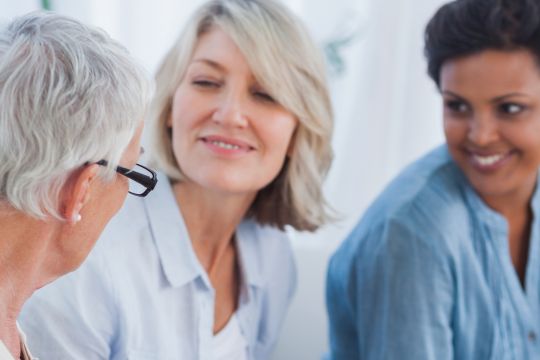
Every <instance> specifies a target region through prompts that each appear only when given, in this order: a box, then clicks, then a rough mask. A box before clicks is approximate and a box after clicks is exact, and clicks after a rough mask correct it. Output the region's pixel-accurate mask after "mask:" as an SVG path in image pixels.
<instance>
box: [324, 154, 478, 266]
mask: <svg viewBox="0 0 540 360" xmlns="http://www.w3.org/2000/svg"><path fill="white" fill-rule="evenodd" d="M469 216H470V214H469V210H468V206H467V203H466V201H465V195H464V179H463V175H462V174H461V172H460V171H459V169H458V168H457V166H456V165H455V164H454V162H453V161H452V160H451V158H450V157H449V155H448V152H447V150H446V147H439V148H437V149H435V150H433V151H432V152H430V153H428V154H427V155H426V156H424V157H423V158H421V159H419V160H417V161H416V162H414V163H413V164H411V165H410V166H408V167H407V168H406V169H405V170H403V171H402V172H401V173H400V174H399V175H398V176H397V177H396V178H395V179H394V180H393V181H392V182H391V183H390V184H389V185H388V186H387V188H386V189H385V190H384V191H383V192H382V193H381V195H380V196H379V197H378V198H377V199H376V200H375V202H374V203H373V204H372V205H371V206H370V207H369V208H368V210H367V211H366V213H365V214H364V216H363V217H362V218H361V219H360V221H359V222H358V224H357V225H356V227H355V228H354V229H353V231H352V232H351V233H350V234H349V236H348V237H347V238H346V239H345V241H344V242H343V243H342V245H341V246H340V248H339V249H338V251H337V252H336V253H335V254H334V256H333V260H332V261H333V263H334V264H333V266H334V267H337V268H340V269H341V272H342V271H350V266H353V264H352V263H358V262H363V263H365V262H366V261H363V260H364V259H366V260H370V259H373V258H374V257H376V256H377V255H378V254H381V253H383V254H384V253H391V252H389V249H396V248H401V249H402V250H403V251H404V255H405V254H406V253H407V251H415V246H422V247H423V248H425V249H429V250H430V251H432V252H433V253H434V256H435V255H436V254H437V256H438V255H441V256H444V254H446V255H448V254H449V253H451V252H453V249H452V248H453V247H455V246H456V244H455V239H456V238H463V235H464V234H465V233H466V232H467V231H468V230H467V229H468V225H469V221H470V219H469ZM405 256H406V255H405ZM359 258H361V259H359ZM347 268H348V269H349V270H347Z"/></svg>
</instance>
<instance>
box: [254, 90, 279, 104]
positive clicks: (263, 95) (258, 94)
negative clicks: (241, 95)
mask: <svg viewBox="0 0 540 360" xmlns="http://www.w3.org/2000/svg"><path fill="white" fill-rule="evenodd" d="M252 94H253V96H254V97H255V98H257V99H259V100H262V101H264V102H269V103H275V102H276V101H275V100H274V98H273V97H272V96H271V95H270V94H268V93H267V92H266V91H264V90H260V89H256V90H253V91H252Z"/></svg>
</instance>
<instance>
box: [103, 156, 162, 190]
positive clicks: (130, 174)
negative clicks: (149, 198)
mask: <svg viewBox="0 0 540 360" xmlns="http://www.w3.org/2000/svg"><path fill="white" fill-rule="evenodd" d="M96 164H98V165H101V166H107V165H108V162H107V160H100V161H98V162H96ZM116 172H117V173H119V174H121V175H124V176H125V177H127V178H128V179H129V180H131V181H130V182H129V193H130V194H131V195H135V196H140V197H145V196H146V195H148V194H149V193H150V191H152V190H154V187H156V184H157V182H158V180H157V176H156V172H155V171H154V170H151V169H149V168H147V167H146V166H143V165H141V164H135V167H134V168H133V169H127V168H125V167H122V166H117V167H116Z"/></svg>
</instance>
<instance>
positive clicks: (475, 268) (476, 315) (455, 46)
mask: <svg viewBox="0 0 540 360" xmlns="http://www.w3.org/2000/svg"><path fill="white" fill-rule="evenodd" d="M425 41H426V42H425V45H426V46H425V53H426V57H427V60H428V67H429V74H430V76H431V77H432V78H433V80H434V81H435V83H436V84H437V86H438V88H439V90H440V92H441V95H442V98H443V106H444V115H443V124H444V132H445V137H446V145H443V146H441V147H439V148H438V149H435V150H434V151H432V152H430V153H429V154H427V155H426V156H425V157H423V158H422V159H420V160H418V161H416V162H415V163H414V164H412V165H411V166H410V167H408V168H407V169H406V170H405V171H404V172H403V173H402V174H401V175H399V176H398V177H397V179H395V180H394V181H393V183H392V184H390V185H389V187H388V188H387V189H386V190H385V191H384V192H383V194H382V195H381V196H380V197H379V198H378V199H377V200H376V202H375V203H374V204H373V205H372V206H371V208H370V209H369V210H368V211H367V213H366V214H365V216H364V218H363V219H362V220H361V221H360V223H359V224H358V226H357V227H356V229H354V231H353V232H352V233H351V235H350V236H349V238H348V239H347V240H346V241H345V242H344V243H343V245H342V246H341V248H340V249H339V250H338V251H337V253H336V254H335V255H334V256H333V258H332V260H331V264H330V268H329V275H328V289H327V301H328V311H329V315H330V328H331V334H330V338H331V351H330V358H331V359H347V360H350V359H368V360H369V359H415V360H416V359H437V360H440V359H460V360H467V359H471V360H472V359H475V360H476V359H520V360H522V359H539V358H540V339H539V336H540V321H539V320H540V318H539V316H540V256H539V254H540V220H539V212H540V193H539V192H538V190H537V189H538V181H539V180H538V169H539V167H540V65H539V64H540V3H539V2H538V1H532V0H511V1H494V0H458V1H453V2H451V3H448V4H446V5H444V6H443V7H441V8H440V9H439V10H438V11H437V13H436V14H435V15H434V17H433V18H432V19H431V21H430V22H429V24H428V26H427V29H426V33H425Z"/></svg>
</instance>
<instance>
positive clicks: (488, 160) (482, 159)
mask: <svg viewBox="0 0 540 360" xmlns="http://www.w3.org/2000/svg"><path fill="white" fill-rule="evenodd" d="M504 156H505V154H498V155H490V156H480V155H473V157H474V160H476V162H478V163H479V164H480V165H482V166H490V165H493V164H495V163H497V162H498V161H500V160H501V159H502V158H504Z"/></svg>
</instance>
